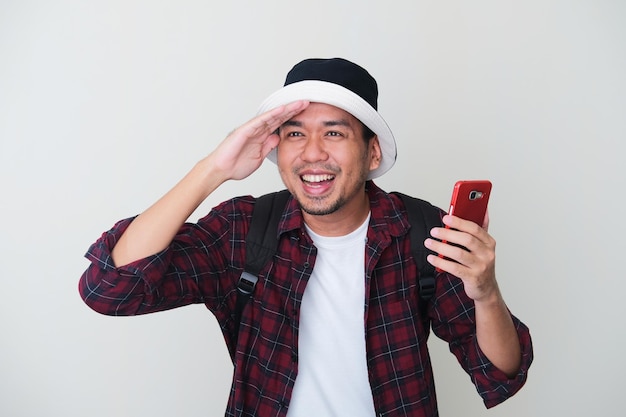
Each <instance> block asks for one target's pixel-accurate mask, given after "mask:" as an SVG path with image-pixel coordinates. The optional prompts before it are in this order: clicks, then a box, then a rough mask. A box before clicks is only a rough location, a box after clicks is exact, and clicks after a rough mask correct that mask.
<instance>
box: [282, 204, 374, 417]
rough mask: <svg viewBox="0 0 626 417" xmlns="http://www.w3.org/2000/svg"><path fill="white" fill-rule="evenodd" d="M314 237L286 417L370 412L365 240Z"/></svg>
mask: <svg viewBox="0 0 626 417" xmlns="http://www.w3.org/2000/svg"><path fill="white" fill-rule="evenodd" d="M368 223H369V216H368V218H367V219H366V220H365V222H364V223H363V224H362V225H361V226H360V227H359V228H358V229H357V230H355V231H354V232H352V233H350V234H348V235H346V236H340V237H325V236H319V235H317V234H315V233H314V232H312V231H311V230H310V229H308V228H307V230H308V232H309V234H310V235H311V238H312V239H313V242H314V243H315V246H316V247H317V249H318V252H317V259H316V261H315V267H314V269H313V273H312V275H311V278H310V279H309V282H308V284H307V286H306V289H305V291H304V296H303V298H302V306H301V310H300V327H299V329H300V330H299V341H298V376H297V378H296V382H295V386H294V389H293V395H292V398H291V403H290V405H289V412H288V413H287V415H288V417H306V416H315V417H330V416H341V417H345V416H359V417H368V416H375V410H374V401H373V399H372V391H371V389H370V385H369V379H368V376H367V359H366V352H365V323H364V314H365V239H366V235H367V226H368Z"/></svg>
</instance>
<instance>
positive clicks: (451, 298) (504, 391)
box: [431, 274, 533, 408]
mask: <svg viewBox="0 0 626 417" xmlns="http://www.w3.org/2000/svg"><path fill="white" fill-rule="evenodd" d="M437 285H438V289H437V293H438V295H437V297H436V300H435V302H434V303H433V306H432V307H431V315H432V316H433V327H432V328H433V332H434V333H435V334H436V335H437V336H438V337H440V338H441V339H443V340H445V341H446V342H448V345H449V347H450V351H451V352H452V353H453V354H454V355H455V356H456V358H457V360H458V361H459V363H460V364H461V366H462V367H463V369H464V370H465V371H466V372H467V373H468V374H469V376H470V378H471V380H472V382H473V383H474V386H475V387H476V390H477V391H478V393H479V394H480V396H481V397H482V399H483V402H484V403H485V406H486V407H487V408H491V407H494V406H496V405H498V404H500V403H501V402H503V401H505V400H506V399H508V398H510V397H511V396H513V395H514V394H515V393H516V392H517V391H519V390H520V389H521V388H522V386H523V385H524V384H525V382H526V378H527V375H528V369H529V367H530V364H531V363H532V360H533V348H532V341H531V337H530V331H529V329H528V327H526V325H524V324H523V323H522V322H521V321H520V320H519V319H517V318H516V317H515V316H511V317H512V319H513V322H514V324H515V327H516V329H517V334H518V337H519V340H520V347H521V352H522V362H521V366H520V370H519V372H518V374H517V375H516V376H514V377H513V378H509V377H508V376H506V375H505V374H504V373H503V372H502V371H500V370H499V369H498V368H496V367H495V366H494V365H493V364H492V363H491V362H490V361H489V359H488V358H487V357H486V356H485V355H484V354H483V353H482V351H481V350H480V347H479V346H478V341H477V340H476V325H475V318H474V303H473V301H472V300H471V299H469V298H468V297H467V295H466V294H465V291H464V289H463V283H462V282H461V280H460V279H459V278H457V277H454V276H452V275H449V274H441V275H440V276H439V279H438V283H437Z"/></svg>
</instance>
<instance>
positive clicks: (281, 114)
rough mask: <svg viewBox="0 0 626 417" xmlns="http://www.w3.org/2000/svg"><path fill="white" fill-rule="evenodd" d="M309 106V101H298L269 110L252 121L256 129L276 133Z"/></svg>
mask: <svg viewBox="0 0 626 417" xmlns="http://www.w3.org/2000/svg"><path fill="white" fill-rule="evenodd" d="M308 105H309V102H308V101H306V100H298V101H294V102H292V103H288V104H285V105H283V106H278V107H276V108H274V109H271V110H268V111H267V112H265V113H263V114H261V115H259V116H258V117H256V118H255V119H252V123H253V126H254V129H255V130H258V131H260V132H264V133H269V134H271V133H274V131H275V130H276V129H278V128H279V127H280V126H281V125H282V124H283V123H285V122H286V121H288V120H289V119H291V118H292V117H294V116H295V115H297V114H298V113H300V112H302V111H303V110H304V109H305V108H307V106H308Z"/></svg>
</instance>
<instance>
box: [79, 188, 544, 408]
mask: <svg viewBox="0 0 626 417" xmlns="http://www.w3.org/2000/svg"><path fill="white" fill-rule="evenodd" d="M368 193H369V199H370V205H371V221H370V225H369V229H368V232H367V244H366V254H365V285H366V292H365V293H366V299H365V300H364V305H365V315H364V326H365V330H366V346H367V366H368V370H369V383H370V386H371V389H372V394H373V398H374V405H375V408H376V412H377V415H378V416H429V417H432V416H437V415H438V412H437V401H436V397H435V387H434V383H433V373H432V369H431V363H430V359H429V355H428V348H427V344H426V341H427V338H428V335H429V332H430V327H431V326H432V329H433V332H434V333H435V334H436V335H437V336H438V337H440V338H442V339H443V340H445V341H447V342H448V343H449V345H450V349H451V351H452V353H454V355H455V356H456V357H457V359H458V361H459V363H460V364H461V366H462V367H463V368H464V369H465V371H466V372H467V373H468V374H469V375H470V377H471V379H472V381H473V382H474V384H475V386H476V389H477V390H478V392H479V394H480V395H481V397H482V398H483V401H484V402H485V405H486V406H487V407H492V406H494V405H496V404H498V403H500V402H502V401H504V400H505V399H507V398H509V397H510V396H512V395H513V394H515V392H517V391H518V390H519V389H520V388H521V387H522V385H523V384H524V382H525V381H526V375H527V371H528V368H529V366H530V363H531V361H532V345H531V339H530V334H529V331H528V328H527V327H526V326H525V325H524V324H522V323H521V322H520V321H519V320H517V319H516V318H515V317H513V320H514V322H515V325H516V327H517V330H518V334H519V339H520V343H521V347H522V355H523V358H522V367H521V370H520V372H519V374H518V375H517V376H516V377H515V378H512V379H509V378H507V377H506V376H505V375H504V374H503V373H502V372H500V371H499V370H498V369H497V368H495V367H494V366H493V365H492V364H491V363H490V362H489V360H488V359H487V358H486V357H485V356H484V355H483V354H482V352H481V351H480V349H479V347H478V344H477V341H476V338H475V326H474V306H473V302H472V300H470V299H468V297H467V296H466V294H465V292H464V291H463V285H462V282H461V281H460V279H458V278H456V277H454V276H452V275H449V274H447V273H442V274H439V275H438V276H437V288H436V294H435V297H434V298H433V300H432V301H431V302H430V303H429V305H428V307H427V311H428V314H427V316H426V317H425V316H424V315H423V314H422V313H421V311H422V306H421V303H422V301H421V300H420V298H419V296H418V287H417V283H418V272H417V268H416V266H415V262H414V261H413V258H412V257H411V252H410V243H409V238H408V233H407V232H408V229H409V223H408V220H407V217H406V213H405V211H404V209H403V205H402V202H401V201H400V200H399V198H398V197H396V196H394V195H389V194H387V193H385V192H383V191H382V190H380V189H379V188H378V187H376V186H375V185H374V184H373V183H371V182H370V183H368ZM254 202H255V199H254V198H252V197H241V198H234V199H232V200H229V201H226V202H224V203H222V204H220V205H219V206H218V207H216V208H214V209H213V210H212V211H211V212H210V213H209V214H208V215H207V216H206V217H204V218H203V219H201V220H199V221H198V223H197V224H185V225H184V226H183V227H182V229H181V230H180V232H179V233H178V235H177V236H176V238H175V239H174V241H173V242H172V244H171V245H170V246H169V247H168V248H167V249H165V250H164V251H162V252H160V253H157V254H155V255H153V256H150V257H147V258H145V259H141V260H138V261H136V262H133V263H132V264H129V265H126V266H123V267H121V268H116V267H115V265H114V264H113V261H112V259H111V249H112V248H113V247H114V246H115V244H116V242H117V241H118V239H119V237H120V236H121V235H122V233H123V232H124V230H125V229H126V227H127V226H128V225H129V224H130V222H131V221H132V219H126V220H122V221H120V222H119V223H117V224H116V225H115V226H114V227H113V229H111V230H110V231H108V232H105V233H104V234H103V235H102V237H101V238H100V239H99V240H98V241H96V242H95V243H94V244H93V245H92V246H91V247H90V248H89V251H88V252H87V254H86V257H87V258H88V259H89V260H90V261H91V262H92V263H91V265H90V266H89V267H88V269H87V270H86V271H85V273H84V274H83V276H82V277H81V279H80V284H79V289H80V293H81V296H82V297H83V299H84V300H85V302H86V303H87V304H88V305H89V306H90V307H91V308H93V309H94V310H95V311H98V312H100V313H103V314H109V315H134V314H144V313H151V312H155V311H160V310H166V309H171V308H175V307H180V306H184V305H188V304H192V303H203V304H205V305H206V306H207V308H208V309H209V310H210V311H211V312H213V314H214V315H215V317H216V318H217V320H218V322H219V324H220V327H221V329H222V332H223V335H224V338H225V340H226V344H227V346H228V349H229V352H230V355H231V358H232V360H233V364H234V367H235V372H234V378H233V383H232V388H231V393H230V398H229V401H228V406H227V410H226V415H227V416H257V417H259V416H260V417H273V416H285V415H286V414H287V409H288V407H289V401H290V399H291V393H292V389H293V385H294V381H295V379H296V376H297V372H298V323H299V314H300V305H301V302H302V295H303V293H304V289H305V287H306V283H307V280H308V279H309V277H310V276H311V271H312V270H313V266H314V265H315V258H316V249H315V247H314V246H313V242H312V241H311V239H310V238H309V236H308V235H307V233H306V232H305V229H304V226H303V218H302V213H301V211H300V209H299V207H298V205H297V202H296V201H295V200H293V199H290V201H289V203H288V204H287V207H286V208H285V211H284V213H283V216H282V219H281V221H280V224H279V230H278V233H279V235H280V243H279V247H278V250H277V252H276V255H275V256H274V259H273V262H270V263H269V265H266V267H265V268H264V270H263V271H262V273H261V276H260V278H259V283H258V284H257V287H256V290H255V292H254V295H253V298H252V299H251V300H250V302H249V303H248V305H247V307H246V308H245V310H244V312H243V316H242V319H241V326H240V333H239V337H238V338H237V337H235V335H234V334H233V333H234V328H235V326H234V323H233V316H234V314H233V311H234V308H235V303H236V294H237V288H236V287H237V282H238V279H239V276H240V274H241V272H242V270H243V267H244V260H245V237H246V233H247V232H248V226H249V223H250V218H251V215H252V208H253V206H254ZM340 319H341V318H338V320H340ZM235 340H237V344H236V346H235V345H234V341H235Z"/></svg>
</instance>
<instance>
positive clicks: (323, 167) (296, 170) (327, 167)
mask: <svg viewBox="0 0 626 417" xmlns="http://www.w3.org/2000/svg"><path fill="white" fill-rule="evenodd" d="M306 170H314V171H315V170H317V171H325V172H330V173H332V174H335V175H337V174H338V173H340V172H341V168H340V167H338V166H337V165H334V164H301V165H297V166H294V167H293V168H291V172H292V173H293V174H294V175H300V173H301V172H302V171H306Z"/></svg>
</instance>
